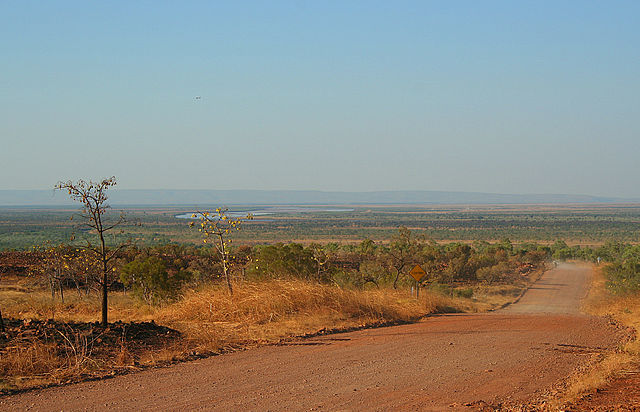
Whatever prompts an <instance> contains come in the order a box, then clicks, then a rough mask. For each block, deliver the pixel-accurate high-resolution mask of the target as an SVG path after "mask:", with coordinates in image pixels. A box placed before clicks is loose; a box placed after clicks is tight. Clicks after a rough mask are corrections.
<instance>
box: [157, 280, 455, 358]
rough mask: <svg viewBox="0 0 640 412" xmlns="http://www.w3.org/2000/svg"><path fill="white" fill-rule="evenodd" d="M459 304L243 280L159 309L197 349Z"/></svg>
mask: <svg viewBox="0 0 640 412" xmlns="http://www.w3.org/2000/svg"><path fill="white" fill-rule="evenodd" d="M454 305H455V302H454V301H453V300H452V299H450V298H447V297H443V296H440V295H436V294H433V293H427V292H425V293H422V294H421V296H420V299H415V298H411V297H410V296H409V295H408V293H407V292H406V291H394V290H391V289H382V290H367V291H354V290H345V289H341V288H339V287H336V286H330V285H321V284H318V283H312V282H305V281H300V280H271V281H264V282H256V283H252V282H246V283H241V284H238V285H237V286H236V288H235V289H234V295H233V297H231V296H230V295H229V294H228V292H227V291H226V289H224V288H223V287H221V286H207V287H204V288H202V289H199V290H192V291H188V292H187V293H185V295H184V297H183V299H181V300H180V301H179V302H178V303H176V304H173V305H170V306H167V307H165V308H163V309H161V310H159V311H158V312H157V313H156V320H157V321H159V322H161V323H163V324H166V325H168V326H171V327H174V328H176V329H178V330H180V331H182V332H183V333H184V334H185V336H186V338H187V339H188V340H190V341H192V342H195V343H196V346H197V348H198V350H204V351H218V350H223V349H225V348H226V347H234V346H239V345H247V344H255V343H268V342H274V341H277V340H280V339H282V338H285V337H290V336H296V335H303V334H305V333H314V332H317V331H318V330H321V329H340V328H349V327H358V326H367V325H375V324H382V323H387V322H407V321H412V320H416V319H418V318H420V317H423V316H425V315H427V314H430V313H434V312H437V311H443V310H445V309H446V308H448V307H452V306H454Z"/></svg>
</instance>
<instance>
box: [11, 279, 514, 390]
mask: <svg viewBox="0 0 640 412" xmlns="http://www.w3.org/2000/svg"><path fill="white" fill-rule="evenodd" d="M518 290H520V289H518V288H517V287H516V288H515V289H514V288H512V287H500V286H496V287H487V288H482V289H478V290H477V291H475V296H474V297H473V298H472V299H464V298H453V297H448V296H443V295H441V294H438V293H435V292H430V291H427V290H422V291H421V293H420V298H419V299H416V298H414V297H412V296H410V294H409V291H407V290H393V289H373V290H350V289H342V288H339V287H337V286H332V285H323V284H318V283H315V282H307V281H301V280H270V281H260V282H248V281H247V282H240V283H237V284H236V285H235V287H234V295H233V296H230V295H229V293H228V291H227V290H226V288H225V287H224V286H223V285H207V286H203V287H201V288H199V289H194V290H188V291H185V292H184V294H183V296H182V297H181V298H180V299H179V300H178V301H177V302H175V303H172V304H167V305H165V306H163V307H151V306H148V305H144V304H140V303H138V302H137V301H135V300H134V299H133V298H131V297H130V296H128V295H127V294H124V293H121V292H120V293H111V295H110V301H109V302H110V303H109V320H110V321H111V322H115V321H118V320H120V321H123V322H131V321H136V322H140V321H150V320H152V319H153V320H154V321H155V322H157V323H158V324H161V325H165V326H168V327H171V328H174V329H177V330H178V331H180V332H181V333H182V339H179V340H178V341H175V342H173V343H171V344H169V345H165V346H162V347H155V348H150V349H148V350H146V351H145V352H144V353H138V354H137V355H136V357H137V359H136V361H137V362H138V363H139V364H140V365H143V366H144V365H147V366H153V365H157V364H161V363H166V362H171V361H177V360H182V359H187V358H189V357H190V356H192V355H194V354H210V353H220V352H224V351H229V350H234V349H238V348H246V347H250V346H256V345H261V344H269V343H275V342H278V341H280V340H282V339H287V338H292V337H296V336H302V335H305V334H314V333H318V332H321V331H323V332H324V331H331V330H342V329H353V328H360V327H368V326H376V325H382V324H392V323H400V322H410V321H415V320H418V319H419V318H421V317H424V316H426V315H428V314H431V313H437V312H451V311H459V312H463V311H465V312H478V311H484V310H488V309H494V308H496V307H498V306H500V305H502V304H503V303H504V302H506V301H509V300H513V299H514V298H515V296H516V295H517V293H516V292H517V291H518ZM0 307H2V310H3V314H4V315H5V316H6V317H9V318H18V319H38V320H45V319H51V318H55V319H56V320H58V321H64V322H95V321H96V320H98V319H99V318H100V304H99V299H98V297H97V296H96V295H94V296H89V297H80V296H78V295H77V294H75V293H71V292H70V293H67V294H66V296H65V303H64V304H63V303H61V302H60V300H59V299H55V300H52V298H51V296H50V294H48V293H47V292H46V291H24V290H21V291H18V290H7V289H5V290H1V291H0ZM68 335H69V341H68V345H67V346H68V347H67V348H66V349H65V350H64V351H60V348H57V350H56V348H54V347H52V346H51V344H49V343H47V342H38V341H37V340H29V341H22V342H9V344H8V345H5V346H4V348H3V347H0V355H1V356H0V389H2V386H3V384H2V381H3V378H4V380H5V384H4V386H5V389H6V388H7V387H11V388H25V387H32V386H34V385H38V384H42V383H54V382H63V381H67V380H69V379H71V380H73V379H77V378H78V377H79V376H80V375H81V374H83V373H87V372H91V371H103V372H104V369H105V368H117V367H119V366H126V365H131V364H132V363H133V356H132V354H131V353H128V351H127V348H126V346H123V348H122V350H121V351H120V352H121V353H120V354H118V355H117V356H116V357H115V358H114V359H112V358H110V359H95V358H94V355H92V354H91V353H86V345H83V342H82V341H81V340H80V341H78V340H77V338H78V336H77V335H74V334H73V332H72V331H68ZM116 350H119V349H118V348H116ZM83 351H84V352H83ZM9 383H10V384H9Z"/></svg>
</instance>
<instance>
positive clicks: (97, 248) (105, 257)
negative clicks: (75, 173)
mask: <svg viewBox="0 0 640 412" xmlns="http://www.w3.org/2000/svg"><path fill="white" fill-rule="evenodd" d="M115 185H116V178H115V176H112V177H110V178H107V179H103V180H102V181H100V182H93V181H91V180H90V181H85V180H78V181H77V182H73V181H71V180H69V181H67V182H58V184H56V185H55V189H57V190H66V191H67V192H68V194H69V197H70V198H71V199H73V200H75V201H77V202H80V203H82V213H81V217H82V219H83V220H84V225H85V226H87V227H89V228H90V229H91V230H92V231H93V232H94V233H95V234H96V236H97V238H98V243H97V244H94V243H92V242H91V241H90V240H89V239H86V242H87V244H86V246H85V247H86V249H87V250H89V251H91V252H93V254H94V256H95V258H96V263H97V264H98V265H99V267H100V272H101V279H99V280H98V283H99V284H100V287H101V289H102V325H103V326H106V325H107V311H108V305H107V303H108V302H107V300H108V291H109V286H110V284H111V282H110V279H109V274H110V272H109V268H110V263H111V261H112V259H113V258H114V257H115V256H116V254H117V253H118V251H119V250H121V249H122V248H123V247H125V246H126V245H127V244H120V245H118V246H115V247H111V248H109V247H108V246H107V243H106V240H105V235H106V233H107V232H109V231H111V230H113V229H115V228H116V227H117V226H119V225H120V224H122V223H123V222H124V216H123V215H122V214H120V216H119V217H118V218H116V219H109V218H108V217H107V216H106V212H107V210H108V209H109V208H110V206H109V205H108V204H107V199H108V197H107V194H106V191H107V190H108V189H109V188H110V187H112V186H115Z"/></svg>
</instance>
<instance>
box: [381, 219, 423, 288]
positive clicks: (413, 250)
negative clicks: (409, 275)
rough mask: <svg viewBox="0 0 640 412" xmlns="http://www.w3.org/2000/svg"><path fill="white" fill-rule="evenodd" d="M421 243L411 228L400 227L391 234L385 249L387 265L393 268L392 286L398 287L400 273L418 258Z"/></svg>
mask: <svg viewBox="0 0 640 412" xmlns="http://www.w3.org/2000/svg"><path fill="white" fill-rule="evenodd" d="M420 247H421V243H420V240H419V239H416V237H414V236H413V234H412V233H411V230H409V229H407V228H406V227H404V226H403V227H400V228H399V229H398V233H396V234H395V235H393V237H392V240H391V244H390V245H389V249H388V251H387V254H388V262H389V266H390V267H392V268H393V269H394V270H395V272H396V273H395V278H394V279H393V288H394V289H397V288H398V280H399V279H400V275H402V274H405V272H406V271H407V269H409V268H410V265H412V264H414V263H415V262H416V260H417V258H418V252H419V250H420Z"/></svg>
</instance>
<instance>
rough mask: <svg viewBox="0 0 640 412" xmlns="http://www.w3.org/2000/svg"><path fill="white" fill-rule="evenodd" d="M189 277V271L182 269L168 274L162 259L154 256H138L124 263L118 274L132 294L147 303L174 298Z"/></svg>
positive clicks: (156, 302)
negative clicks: (171, 274) (170, 274)
mask: <svg viewBox="0 0 640 412" xmlns="http://www.w3.org/2000/svg"><path fill="white" fill-rule="evenodd" d="M189 277H190V276H189V272H186V271H182V270H181V271H177V272H176V273H175V274H174V275H173V276H169V272H168V271H167V267H166V265H165V263H164V261H163V260H162V259H160V258H159V257H156V256H149V257H147V258H145V257H142V256H138V257H136V258H135V260H133V261H132V262H129V263H127V264H126V265H124V266H123V267H122V271H121V274H120V280H121V281H122V283H123V284H124V285H125V286H128V287H131V290H132V292H133V295H134V296H135V297H137V298H138V299H140V300H142V301H144V302H146V303H149V304H158V303H161V302H164V301H167V300H169V299H173V298H175V297H176V295H177V293H178V291H179V290H180V287H181V286H182V284H183V283H184V282H185V281H187V280H188V279H189Z"/></svg>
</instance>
